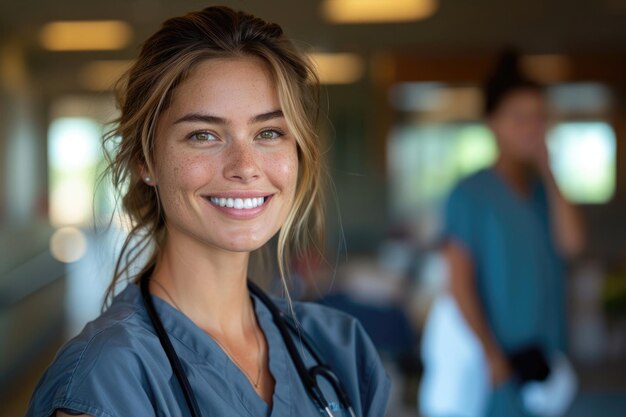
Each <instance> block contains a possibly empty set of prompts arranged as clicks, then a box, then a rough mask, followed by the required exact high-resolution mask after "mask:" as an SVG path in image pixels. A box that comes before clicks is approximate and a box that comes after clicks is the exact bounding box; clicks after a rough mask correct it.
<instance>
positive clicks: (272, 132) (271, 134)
mask: <svg viewBox="0 0 626 417" xmlns="http://www.w3.org/2000/svg"><path fill="white" fill-rule="evenodd" d="M282 136H284V134H283V133H282V132H280V131H278V130H276V129H268V130H264V131H262V132H261V133H259V135H258V138H259V139H268V140H272V139H278V138H280V137H282Z"/></svg>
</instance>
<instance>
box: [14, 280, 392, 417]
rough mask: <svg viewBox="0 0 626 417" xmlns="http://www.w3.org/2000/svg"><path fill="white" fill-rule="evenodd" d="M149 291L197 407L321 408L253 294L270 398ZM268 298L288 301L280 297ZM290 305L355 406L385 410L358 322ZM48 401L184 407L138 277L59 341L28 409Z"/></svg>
mask: <svg viewBox="0 0 626 417" xmlns="http://www.w3.org/2000/svg"><path fill="white" fill-rule="evenodd" d="M153 299H154V303H155V307H156V309H157V312H158V314H159V316H160V318H161V320H162V322H163V325H164V327H165V329H166V331H167V333H168V335H169V337H170V339H171V341H172V344H173V346H174V349H175V350H176V353H177V354H178V356H179V357H180V361H181V363H182V366H183V369H184V370H185V372H186V374H187V378H188V379H189V382H190V385H191V387H192V390H193V392H194V394H195V396H196V399H197V401H198V405H199V408H200V410H201V412H202V414H203V416H205V417H221V416H224V417H226V416H228V417H232V416H250V417H258V416H272V417H284V416H303V417H304V416H315V417H319V416H320V415H321V414H320V410H319V409H318V408H317V407H316V406H315V405H314V403H313V402H312V401H311V399H310V398H309V396H308V394H307V391H306V390H305V388H304V386H303V384H302V383H301V381H300V378H299V376H298V373H297V371H296V369H295V367H294V365H293V362H292V360H291V358H290V356H289V354H288V352H287V349H286V347H285V344H284V342H283V340H282V338H281V335H280V333H279V330H278V328H277V327H276V325H275V324H274V322H273V319H272V316H271V313H270V311H269V310H268V309H267V307H266V306H265V305H264V304H263V303H262V302H261V301H260V300H259V299H257V298H255V297H254V296H253V298H252V299H253V301H254V308H255V312H256V315H257V320H258V322H259V324H260V326H261V328H262V329H263V332H264V333H265V336H266V339H267V342H268V348H269V352H268V355H269V368H270V372H271V373H272V375H273V376H274V379H275V381H276V385H275V389H274V395H273V401H272V407H271V408H270V407H269V406H268V405H267V403H265V402H264V401H263V400H262V399H261V398H260V397H259V396H258V395H257V393H256V392H255V391H254V388H253V387H252V385H251V384H250V382H249V381H248V379H247V378H246V376H245V375H244V374H243V373H242V372H241V370H240V369H239V368H238V367H237V366H236V365H235V364H234V363H233V362H232V361H231V360H230V358H229V357H228V356H227V355H226V354H225V353H224V351H223V350H222V349H221V348H220V347H219V346H218V345H217V344H216V343H215V341H214V340H213V339H212V338H211V337H210V336H208V335H207V334H206V333H205V332H204V331H202V330H201V329H200V328H199V327H198V326H196V325H195V324H194V323H193V322H192V321H191V320H190V319H189V318H188V317H187V316H185V315H184V314H182V313H181V312H180V311H178V310H177V309H175V308H173V307H172V306H170V305H169V304H168V303H166V302H165V301H163V300H162V299H160V298H158V297H156V296H153ZM274 301H275V302H276V303H277V304H278V306H279V308H282V309H283V310H284V311H286V307H287V306H286V302H285V301H284V300H283V299H275V300H274ZM294 309H295V313H296V316H297V318H298V320H299V322H300V323H301V325H302V327H303V328H304V329H305V331H306V332H308V334H309V335H310V336H311V337H312V339H313V340H314V342H315V343H316V345H317V347H318V348H319V350H320V353H321V355H322V357H323V358H324V360H325V361H326V362H327V364H328V365H329V366H330V367H331V369H332V370H333V371H334V372H335V374H336V375H337V376H338V377H339V379H340V380H341V381H342V383H343V384H344V385H345V388H346V391H347V394H348V396H349V397H350V399H351V400H352V403H353V407H354V408H355V411H356V413H357V415H358V416H372V417H374V416H376V417H379V416H384V415H385V409H386V406H387V401H388V397H389V389H390V382H389V378H388V376H387V374H386V372H385V370H384V368H383V366H382V364H381V361H380V358H379V356H378V353H377V352H376V350H375V348H374V346H373V344H372V342H371V341H370V339H369V338H368V336H367V334H366V333H365V331H364V330H363V328H362V326H361V325H360V323H359V322H358V321H357V320H356V319H354V318H352V317H350V316H348V315H346V314H344V313H341V312H339V311H336V310H333V309H330V308H327V307H323V306H320V305H317V304H313V303H294ZM294 341H295V342H296V346H297V347H298V348H299V351H300V352H301V356H302V357H303V359H304V361H305V364H307V366H309V367H310V366H314V365H316V363H315V361H314V360H313V359H312V358H311V355H310V354H309V353H308V352H307V350H306V348H305V347H304V346H303V345H302V344H301V343H300V342H299V341H298V340H297V337H295V338H294ZM319 381H320V386H321V388H322V390H323V392H324V394H325V396H326V398H327V399H328V400H329V401H330V402H331V408H334V409H335V415H337V416H347V415H348V413H347V411H346V410H343V409H341V407H340V405H339V402H338V400H337V396H336V395H335V392H334V391H333V389H332V388H331V387H330V385H329V384H328V383H327V382H326V381H324V380H323V379H320V380H319ZM55 410H63V411H65V412H69V413H74V414H76V413H84V414H88V415H91V416H94V417H128V416H133V417H143V416H168V417H179V416H180V417H182V416H189V415H190V413H189V410H188V408H187V405H186V403H185V400H184V397H183V393H182V391H181V388H180V386H179V384H178V381H177V379H176V378H175V376H174V374H173V372H172V369H171V367H170V364H169V362H168V360H167V357H166V355H165V352H164V351H163V349H162V348H161V344H160V343H159V340H158V338H157V336H156V334H155V332H154V330H153V328H152V325H151V323H150V320H149V318H148V315H147V312H146V310H145V308H144V305H143V301H142V298H141V293H140V290H139V287H138V286H137V285H135V284H129V285H128V286H127V287H126V289H125V290H123V291H122V292H121V293H120V294H119V295H117V296H116V298H115V299H114V301H113V303H112V304H111V306H110V307H109V308H108V309H107V310H106V311H105V312H104V313H103V314H102V315H101V316H100V317H99V318H97V319H96V320H94V321H93V322H91V323H89V324H88V325H87V326H86V327H85V328H84V330H83V331H82V332H81V333H80V334H79V335H78V336H77V337H75V338H74V339H72V340H71V341H69V342H68V343H67V344H66V345H65V346H64V347H62V348H61V350H60V351H59V353H58V354H57V356H56V358H55V359H54V361H53V363H52V364H51V366H50V367H49V368H48V369H47V370H46V372H45V373H44V375H43V377H42V378H41V380H40V381H39V383H38V385H37V387H36V389H35V392H34V394H33V397H32V399H31V402H30V405H29V409H28V412H27V414H26V416H27V417H49V416H51V415H53V414H54V412H55Z"/></svg>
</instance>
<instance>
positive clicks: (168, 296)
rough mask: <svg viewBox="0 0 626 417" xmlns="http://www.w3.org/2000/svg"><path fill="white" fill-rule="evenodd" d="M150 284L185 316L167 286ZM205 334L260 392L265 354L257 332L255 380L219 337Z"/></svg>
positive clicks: (155, 281) (157, 282)
mask: <svg viewBox="0 0 626 417" xmlns="http://www.w3.org/2000/svg"><path fill="white" fill-rule="evenodd" d="M150 282H154V283H155V284H156V285H158V286H159V287H161V289H162V290H163V292H165V295H166V296H167V298H169V299H170V301H171V302H172V304H174V307H176V309H177V310H178V311H180V312H181V313H183V314H185V312H184V311H183V309H182V308H180V307H179V306H178V304H177V303H176V301H174V297H172V296H171V295H170V293H169V291H167V289H166V288H165V286H163V284H161V283H160V282H159V281H157V280H155V279H151V280H150ZM205 333H207V334H208V335H209V336H211V338H212V339H213V340H214V341H215V343H217V344H218V346H219V347H221V348H222V350H223V351H224V353H226V355H227V356H228V357H229V358H230V360H231V361H233V362H234V363H235V365H237V368H239V370H240V371H241V372H243V374H244V375H245V376H246V378H248V381H250V383H251V384H252V385H253V386H254V389H256V390H258V389H259V382H260V381H261V370H262V368H263V352H261V342H260V340H259V335H258V332H257V331H256V329H255V330H254V339H255V341H256V347H257V351H258V352H259V368H258V370H257V374H256V379H255V380H253V379H252V377H250V374H248V372H246V370H245V369H244V368H243V366H241V365H240V364H239V361H237V359H235V356H234V355H233V354H232V353H231V352H230V350H229V349H228V348H227V347H226V346H224V345H223V344H222V343H221V342H220V341H219V340H218V339H217V337H215V336H214V335H212V334H211V333H209V332H207V331H206V330H205Z"/></svg>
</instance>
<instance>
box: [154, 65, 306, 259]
mask: <svg viewBox="0 0 626 417" xmlns="http://www.w3.org/2000/svg"><path fill="white" fill-rule="evenodd" d="M154 170H155V172H154V173H153V175H154V181H155V183H156V185H157V187H158V191H159V195H160V198H161V202H162V205H163V209H164V212H165V217H166V225H167V226H166V227H167V234H168V239H169V240H170V241H172V240H175V239H181V238H182V239H193V240H195V241H197V242H200V243H201V244H203V245H208V246H210V247H213V248H218V249H222V250H226V251H235V252H249V251H252V250H255V249H257V248H259V247H260V246H262V245H263V244H264V243H266V242H267V241H268V240H269V239H270V238H271V237H272V236H273V235H274V234H275V233H276V232H278V230H279V229H280V228H281V226H282V225H283V223H284V222H285V219H286V217H287V214H288V212H289V210H290V208H291V206H292V203H293V199H294V194H295V190H296V182H297V176H298V156H297V147H296V140H295V138H294V137H293V136H292V135H291V133H290V132H289V129H288V127H287V123H286V120H285V117H284V115H283V113H282V111H281V107H280V103H279V100H278V96H277V92H276V85H275V83H274V81H273V79H272V76H271V74H270V72H269V70H268V68H267V67H266V64H265V63H264V62H263V61H261V60H260V59H259V58H253V57H242V58H220V59H209V60H206V61H204V62H202V63H200V64H198V66H197V67H196V68H195V69H194V70H193V71H192V73H191V75H190V76H189V77H188V78H187V79H186V80H185V81H184V82H182V83H181V84H180V86H178V87H177V88H176V90H175V91H174V93H173V96H172V100H171V102H170V106H169V107H168V109H167V110H166V111H165V112H164V113H163V114H162V115H161V116H160V118H159V120H158V122H157V128H156V136H155V151H154ZM179 241H180V240H179Z"/></svg>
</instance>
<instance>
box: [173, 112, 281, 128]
mask: <svg viewBox="0 0 626 417" xmlns="http://www.w3.org/2000/svg"><path fill="white" fill-rule="evenodd" d="M280 117H285V116H284V114H283V111H282V110H273V111H271V112H268V113H262V114H257V115H256V116H254V117H252V118H251V119H250V120H249V121H248V124H253V123H260V122H267V121H268V120H272V119H277V118H280ZM183 122H204V123H211V124H218V125H226V124H228V123H229V122H228V119H225V118H223V117H218V116H213V115H211V114H202V113H189V114H186V115H184V116H183V117H181V118H179V119H178V120H176V121H175V122H174V124H178V123H183Z"/></svg>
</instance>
